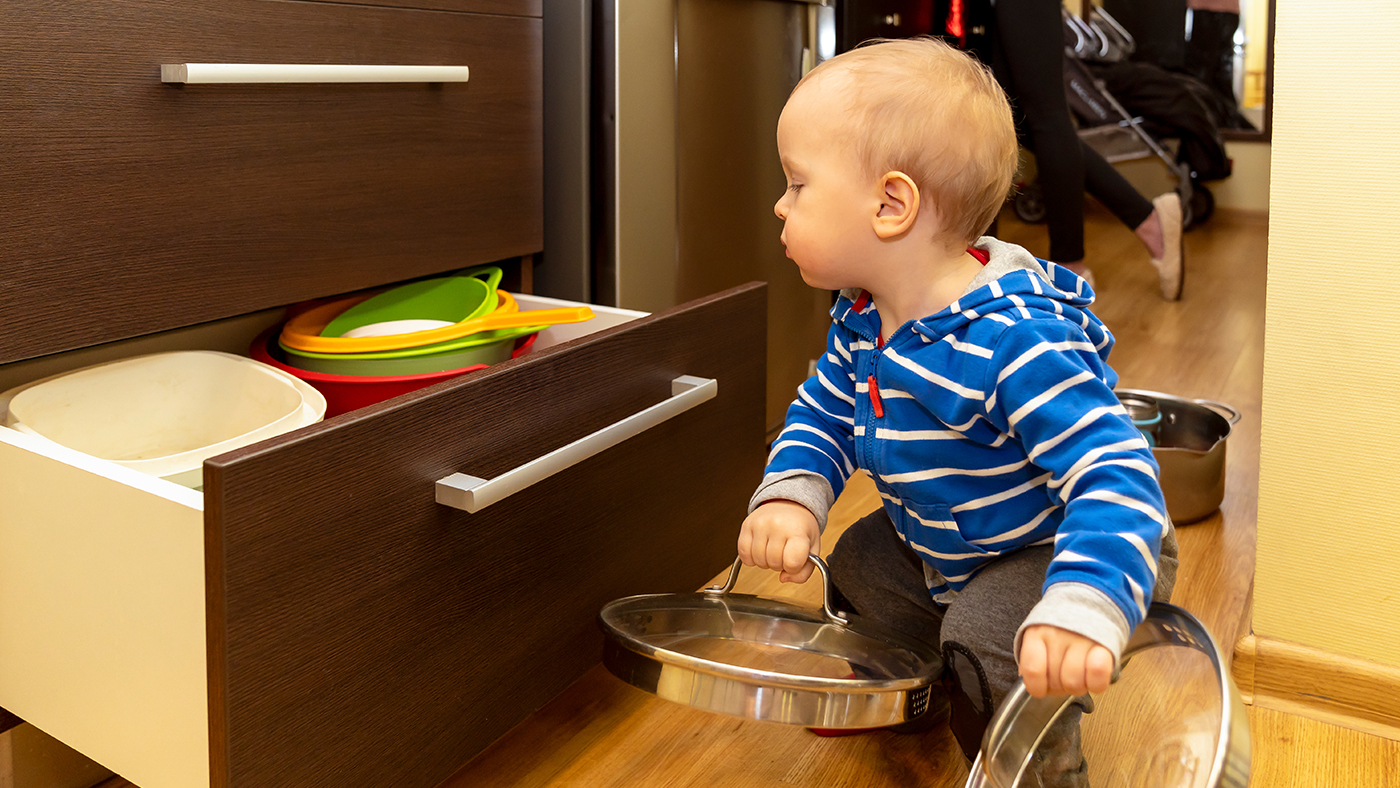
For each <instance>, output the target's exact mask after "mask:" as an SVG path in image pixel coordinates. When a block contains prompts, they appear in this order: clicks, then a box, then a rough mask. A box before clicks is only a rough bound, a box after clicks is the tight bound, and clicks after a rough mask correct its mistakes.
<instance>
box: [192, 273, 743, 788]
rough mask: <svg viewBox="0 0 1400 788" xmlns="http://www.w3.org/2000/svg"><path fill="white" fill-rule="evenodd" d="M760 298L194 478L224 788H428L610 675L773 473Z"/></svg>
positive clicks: (305, 437)
mask: <svg viewBox="0 0 1400 788" xmlns="http://www.w3.org/2000/svg"><path fill="white" fill-rule="evenodd" d="M764 298H765V293H764V288H763V286H761V285H749V286H746V287H743V288H736V289H735V290H732V291H729V292H727V293H725V294H722V295H719V296H715V297H712V298H709V299H704V300H702V301H698V302H694V303H691V304H687V305H684V306H681V307H677V308H676V309H673V310H671V311H669V312H666V313H664V314H660V315H654V316H651V317H646V318H641V319H638V320H636V321H633V322H631V323H628V324H626V325H623V326H620V327H617V328H614V329H612V330H609V331H604V332H599V333H598V334H594V335H590V336H587V337H584V338H582V339H579V340H576V341H575V342H571V343H567V344H564V345H560V346H557V347H554V348H549V349H546V350H544V351H542V352H540V353H538V354H531V355H528V356H524V357H522V358H520V359H518V360H515V361H510V362H506V363H504V364H500V365H498V366H496V367H494V368H493V369H490V370H485V371H483V372H481V373H478V374H477V375H473V376H468V377H464V378H459V379H457V380H455V381H451V382H449V383H446V384H441V385H439V386H437V387H435V388H432V389H424V390H423V391H421V392H416V393H414V394H410V395H407V396H406V397H405V398H402V399H399V400H396V401H394V402H387V403H383V404H381V405H376V406H372V407H371V408H368V409H365V410H363V411H359V412H358V413H355V414H348V415H346V416H343V417H340V418H336V419H332V420H330V421H327V422H325V423H323V424H319V425H316V426H314V427H311V428H308V429H307V430H303V431H301V432H300V433H297V434H294V435H289V436H284V437H283V438H278V439H274V440H272V441H269V442H266V443H263V444H260V445H258V446H254V447H249V448H247V449H243V450H240V451H238V452H234V453H232V454H228V455H225V456H223V457H219V458H215V459H213V460H210V461H209V462H207V463H206V465H205V481H206V486H205V491H206V492H205V504H206V510H205V514H206V532H205V533H206V539H207V558H206V566H207V571H208V573H209V591H208V599H209V627H210V634H211V639H210V651H209V670H210V682H211V689H212V691H211V695H210V709H209V711H210V715H211V717H212V720H211V729H210V730H211V738H210V747H211V749H212V758H213V762H214V773H213V780H212V785H213V786H214V788H225V787H227V788H245V787H248V788H251V787H256V788H283V787H284V786H285V787H286V788H293V787H295V788H308V787H309V786H350V785H355V786H359V785H385V786H390V785H392V786H398V787H399V788H420V787H421V788H431V786H434V785H437V784H439V783H440V782H442V781H443V780H444V779H446V778H447V777H448V776H450V775H451V774H452V773H453V772H455V771H456V770H457V769H458V768H459V767H461V766H462V764H463V762H464V761H465V760H466V759H467V758H469V757H471V756H472V755H474V754H475V753H476V752H478V751H479V750H481V749H482V748H484V747H485V746H486V745H488V744H490V743H491V742H492V741H494V740H495V739H496V738H498V737H499V736H500V735H501V734H503V733H505V732H506V731H507V730H508V729H509V728H510V727H512V726H513V725H514V724H515V723H517V722H519V720H521V719H522V718H523V717H524V716H525V715H527V714H529V713H531V712H533V711H534V710H535V709H538V708H539V707H540V706H543V705H544V704H545V703H546V702H547V701H548V700H549V699H550V698H551V697H553V696H554V695H555V694H556V693H558V692H560V691H561V690H563V689H564V688H565V687H566V686H568V684H569V683H571V682H572V681H573V680H574V679H575V678H577V677H578V676H579V675H581V674H582V673H583V672H584V671H585V670H587V669H588V668H589V667H591V666H592V665H594V664H596V662H597V661H598V659H599V658H600V657H601V655H602V636H601V633H600V632H599V631H598V628H597V625H596V623H595V619H596V616H597V613H598V610H599V609H601V608H602V606H603V605H604V604H605V603H606V602H608V601H609V600H612V599H616V598H618V597H622V596H627V595H630V594H636V593H643V592H662V591H689V590H693V589H695V588H696V587H698V586H699V585H700V584H702V583H704V582H705V581H706V580H708V579H709V578H711V577H713V576H714V574H715V572H717V571H719V570H720V569H722V568H723V567H725V566H727V565H728V564H729V563H730V562H731V561H733V559H734V550H735V546H734V545H735V538H736V536H737V535H738V531H739V525H740V523H741V522H742V521H743V518H744V513H745V507H746V505H747V503H748V499H749V495H750V494H751V493H752V491H753V488H754V486H755V485H756V484H757V483H758V480H759V478H760V477H761V475H762V473H763V461H764V446H763V435H764V428H763V399H764V397H763V391H764V381H765V373H764V369H765V365H764V352H763V348H764V331H765V325H766V318H765V315H766V312H765V308H764V304H765V300H764ZM683 375H692V376H696V377H701V378H711V379H715V380H716V381H717V382H718V385H717V393H716V395H715V397H714V398H713V399H710V400H708V401H704V402H701V403H699V404H697V405H695V406H694V407H693V408H692V409H690V410H686V411H684V412H682V413H680V414H678V415H675V416H673V417H672V418H670V419H668V420H666V421H663V422H661V423H660V424H657V425H656V426H653V427H651V428H650V429H647V430H645V431H642V432H640V433H638V434H635V435H633V436H632V437H629V438H627V439H626V440H624V441H622V442H621V443H618V444H616V445H614V446H613V447H612V448H608V449H606V450H604V451H603V452H601V453H599V454H596V455H594V456H592V457H590V458H588V459H585V460H583V461H582V462H580V463H578V464H576V465H573V466H571V467H568V468H565V469H563V470H560V471H558V472H557V473H555V474H553V475H550V476H548V477H547V478H544V479H542V480H539V481H536V482H535V483H534V484H533V485H531V486H529V487H528V488H526V489H523V490H521V491H519V492H516V493H515V494H514V495H511V496H509V497H507V498H504V499H501V500H498V501H496V502H495V503H491V504H490V505H489V506H486V507H485V508H483V509H480V510H479V511H477V512H475V513H470V514H469V513H467V512H464V511H460V510H458V509H454V508H449V507H448V506H445V505H442V504H439V503H436V502H435V483H436V481H437V480H438V479H442V478H444V477H447V476H450V475H452V474H453V473H458V472H461V473H468V474H472V475H476V476H480V477H481V478H496V477H498V476H499V475H501V474H502V473H505V472H507V471H510V470H511V469H514V468H517V467H518V466H520V465H522V464H523V463H526V462H529V461H531V460H534V459H536V458H539V457H541V456H543V455H545V454H547V453H549V452H551V451H553V450H555V449H558V448H560V447H561V446H564V445H566V444H569V443H570V442H572V441H574V440H577V439H579V438H582V437H584V436H587V435H589V434H591V433H594V432H595V431H598V430H600V429H603V428H606V427H608V426H609V425H612V424H614V423H616V422H619V421H621V420H624V419H626V418H627V417H629V416H631V415H633V414H635V413H637V412H639V411H642V410H644V409H646V408H648V407H650V406H652V405H656V404H658V403H659V402H661V401H664V400H666V399H667V398H668V397H670V396H671V395H672V387H671V381H672V380H673V379H675V378H676V377H679V376H683Z"/></svg>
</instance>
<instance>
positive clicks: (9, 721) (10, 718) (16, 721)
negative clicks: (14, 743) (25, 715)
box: [0, 709, 24, 733]
mask: <svg viewBox="0 0 1400 788" xmlns="http://www.w3.org/2000/svg"><path fill="white" fill-rule="evenodd" d="M22 724H24V720H22V719H20V718H19V717H16V716H15V715H13V714H11V713H9V712H8V711H5V710H4V709H0V733H4V732H5V731H7V730H9V729H11V728H14V727H16V726H18V725H22Z"/></svg>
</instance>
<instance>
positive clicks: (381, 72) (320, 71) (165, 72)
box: [160, 63, 468, 85]
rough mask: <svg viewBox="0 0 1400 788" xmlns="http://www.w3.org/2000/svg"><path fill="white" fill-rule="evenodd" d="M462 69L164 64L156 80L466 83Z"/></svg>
mask: <svg viewBox="0 0 1400 788" xmlns="http://www.w3.org/2000/svg"><path fill="white" fill-rule="evenodd" d="M467 70H468V69H467V67H466V66H320V65H278V64H268V63H167V64H165V65H163V66H161V67H160V81H161V82H167V83H173V84H181V85H219V84H222V85H232V84H249V83H269V82H273V83H293V82H302V83H305V82H466V81H467Z"/></svg>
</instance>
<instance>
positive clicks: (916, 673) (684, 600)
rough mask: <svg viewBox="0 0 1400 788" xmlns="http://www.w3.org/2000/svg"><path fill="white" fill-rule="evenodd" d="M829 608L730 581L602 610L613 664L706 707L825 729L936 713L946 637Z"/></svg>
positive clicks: (640, 683) (656, 690)
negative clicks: (932, 639) (768, 595)
mask: <svg viewBox="0 0 1400 788" xmlns="http://www.w3.org/2000/svg"><path fill="white" fill-rule="evenodd" d="M811 559H812V561H813V562H814V563H815V564H816V567H817V570H818V571H819V572H820V573H821V575H822V582H823V587H824V593H825V596H824V599H823V602H822V609H821V610H811V609H808V608H804V607H798V606H796V605H792V604H788V603H786V602H780V601H778V600H773V599H763V598H761V597H756V596H752V595H750V594H734V593H731V591H732V590H733V588H734V581H735V580H736V579H737V577H738V574H739V567H740V566H741V562H740V561H739V560H735V562H734V566H733V567H732V568H731V569H730V571H729V579H728V581H726V582H725V584H724V585H722V586H714V587H712V588H707V589H705V590H704V591H702V592H701V593H698V594H652V595H647V596H633V597H626V598H624V599H619V600H617V601H615V602H610V603H609V604H608V605H607V606H605V607H604V608H603V610H602V612H600V613H599V614H598V623H599V626H601V627H602V630H603V633H604V634H605V635H606V636H607V638H606V641H605V644H604V650H603V664H605V665H607V668H608V670H609V671H611V672H612V673H613V675H615V676H617V677H618V678H620V679H622V680H623V681H625V682H627V683H628V684H631V685H632V686H634V687H638V688H640V689H643V690H646V691H647V692H650V693H652V694H653V695H657V696H659V697H662V698H665V699H667V700H671V701H675V702H676V703H683V704H685V705H687V706H692V707H695V708H697V709H704V710H706V711H717V712H720V713H723V714H730V715H734V716H738V717H745V718H747V719H752V720H767V721H770V722H784V723H789V724H794V725H805V726H807V727H814V728H873V727H882V726H886V725H894V724H896V723H900V722H905V721H908V720H911V719H914V718H915V717H918V716H920V715H922V714H923V713H924V712H925V711H927V710H928V702H929V693H930V687H931V685H932V684H933V682H934V681H935V680H936V679H937V678H938V676H939V675H940V674H941V673H942V672H943V660H942V659H941V658H940V657H939V655H938V649H937V647H936V646H933V645H929V644H926V643H923V642H921V641H918V640H914V639H912V638H909V637H907V636H905V635H902V634H900V633H898V632H895V631H893V630H890V629H886V628H885V627H882V626H880V625H878V624H876V623H875V622H873V621H866V620H862V619H860V618H859V617H858V616H855V615H846V614H841V613H837V612H836V610H834V609H833V608H832V606H831V598H832V594H831V577H830V573H829V572H828V571H827V568H826V564H825V563H823V562H822V560H821V559H820V558H818V557H816V556H812V557H811Z"/></svg>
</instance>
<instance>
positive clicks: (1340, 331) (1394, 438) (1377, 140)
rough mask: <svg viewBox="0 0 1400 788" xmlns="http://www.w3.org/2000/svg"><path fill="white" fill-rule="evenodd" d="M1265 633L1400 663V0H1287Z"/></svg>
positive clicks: (1261, 598)
mask: <svg viewBox="0 0 1400 788" xmlns="http://www.w3.org/2000/svg"><path fill="white" fill-rule="evenodd" d="M1277 25H1278V27H1277V32H1276V39H1275V66H1274V68H1275V71H1274V74H1275V81H1274V84H1275V87H1274V130H1273V132H1274V136H1273V177H1272V185H1271V189H1270V195H1271V196H1270V202H1271V209H1270V226H1269V281H1268V307H1267V312H1268V314H1267V319H1266V330H1265V359H1264V413H1263V426H1262V429H1263V438H1262V449H1261V460H1260V485H1259V543H1258V566H1257V570H1256V577H1255V592H1254V632H1255V634H1256V635H1258V636H1260V637H1261V638H1262V637H1268V638H1275V639H1281V640H1287V641H1293V642H1295V643H1301V644H1305V645H1308V646H1311V647H1313V648H1316V649H1320V650H1323V651H1327V652H1331V653H1334V654H1344V655H1351V656H1355V657H1360V658H1362V659H1366V660H1371V661H1374V662H1380V663H1385V664H1388V665H1395V666H1400V627H1397V625H1396V623H1397V622H1400V561H1397V557H1400V474H1397V472H1396V470H1397V468H1400V419H1397V418H1396V417H1395V416H1394V415H1393V414H1392V411H1393V409H1394V408H1395V406H1396V405H1397V403H1400V330H1397V329H1398V328H1400V317H1397V307H1396V304H1397V303H1400V277H1397V276H1396V275H1395V269H1396V262H1395V257H1396V250H1397V248H1400V223H1397V221H1396V217H1397V215H1400V194H1397V191H1396V189H1395V186H1394V184H1393V183H1392V177H1393V176H1394V174H1395V173H1397V172H1400V131H1398V130H1400V95H1398V94H1397V93H1396V92H1395V90H1394V83H1395V63H1396V58H1395V50H1394V42H1395V41H1396V40H1397V38H1400V0H1333V2H1328V3H1317V2H1312V1H1311V0H1278V5H1277Z"/></svg>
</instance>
